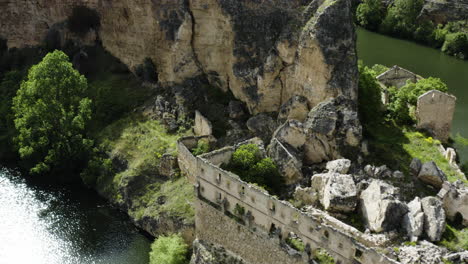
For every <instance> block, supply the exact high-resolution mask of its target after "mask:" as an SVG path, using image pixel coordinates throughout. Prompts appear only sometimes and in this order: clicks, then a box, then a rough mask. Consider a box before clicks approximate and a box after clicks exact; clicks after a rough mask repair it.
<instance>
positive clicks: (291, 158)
mask: <svg viewBox="0 0 468 264" xmlns="http://www.w3.org/2000/svg"><path fill="white" fill-rule="evenodd" d="M267 151H268V156H269V157H270V158H271V159H273V161H274V162H275V163H276V165H277V166H278V169H279V171H280V173H281V175H282V176H283V177H284V178H285V183H286V184H294V183H297V182H299V181H300V180H302V178H303V176H302V172H301V168H302V157H301V156H300V154H299V153H298V152H297V151H295V149H293V148H291V147H288V146H287V145H283V144H282V143H281V142H279V141H278V140H277V139H275V138H274V139H272V140H271V144H270V145H269V146H268V149H267Z"/></svg>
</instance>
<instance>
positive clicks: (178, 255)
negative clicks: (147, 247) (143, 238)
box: [150, 235, 188, 264]
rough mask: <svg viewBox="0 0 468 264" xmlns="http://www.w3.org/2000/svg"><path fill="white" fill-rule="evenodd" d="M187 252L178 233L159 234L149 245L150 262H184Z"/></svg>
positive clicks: (158, 263)
mask: <svg viewBox="0 0 468 264" xmlns="http://www.w3.org/2000/svg"><path fill="white" fill-rule="evenodd" d="M187 252H188V246H187V244H185V242H184V240H183V239H182V237H181V236H180V235H170V236H160V237H158V239H156V240H155V241H154V243H153V244H152V245H151V252H150V264H185V263H186V262H187V257H186V255H187Z"/></svg>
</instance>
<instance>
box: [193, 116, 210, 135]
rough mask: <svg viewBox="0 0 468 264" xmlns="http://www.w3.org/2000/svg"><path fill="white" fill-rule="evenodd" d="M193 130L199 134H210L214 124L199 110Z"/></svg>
mask: <svg viewBox="0 0 468 264" xmlns="http://www.w3.org/2000/svg"><path fill="white" fill-rule="evenodd" d="M193 131H194V132H195V135H197V136H209V135H211V134H212V133H213V126H212V125H211V122H210V120H208V119H207V118H206V117H204V116H203V115H202V114H201V113H200V112H199V111H195V126H194V128H193Z"/></svg>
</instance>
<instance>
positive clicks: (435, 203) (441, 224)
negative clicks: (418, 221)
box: [421, 197, 445, 241]
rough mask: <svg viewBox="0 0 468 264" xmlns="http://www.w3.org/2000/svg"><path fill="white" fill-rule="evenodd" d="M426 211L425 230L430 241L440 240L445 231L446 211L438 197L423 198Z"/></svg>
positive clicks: (423, 207) (422, 203) (423, 206)
mask: <svg viewBox="0 0 468 264" xmlns="http://www.w3.org/2000/svg"><path fill="white" fill-rule="evenodd" d="M421 205H422V209H423V211H424V232H425V233H426V236H427V237H428V238H429V240H430V241H439V240H440V239H441V237H442V234H443V233H444V231H445V211H444V208H443V207H442V202H441V201H440V200H439V199H438V198H436V197H425V198H423V199H422V200H421Z"/></svg>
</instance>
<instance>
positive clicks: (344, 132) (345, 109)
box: [304, 96, 362, 164]
mask: <svg viewBox="0 0 468 264" xmlns="http://www.w3.org/2000/svg"><path fill="white" fill-rule="evenodd" d="M352 109H354V102H352V101H350V100H347V99H345V98H344V97H342V96H341V97H338V98H335V99H331V100H328V101H326V102H322V103H320V104H319V105H317V106H316V107H314V108H313V109H312V110H311V111H310V112H309V115H308V117H307V119H306V121H305V123H304V128H305V129H306V135H307V137H306V144H305V146H304V149H305V162H306V163H309V164H313V163H319V162H323V161H329V160H333V159H338V158H341V157H342V156H355V154H356V152H357V151H356V149H358V147H359V144H360V141H361V130H362V128H361V126H360V124H359V120H358V116H357V113H356V112H355V111H353V110H352Z"/></svg>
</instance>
